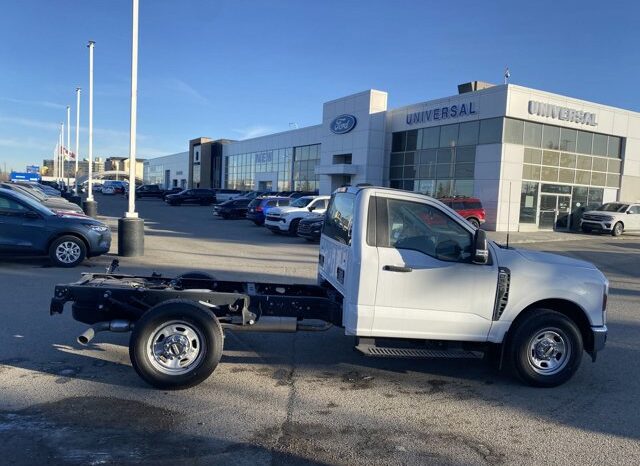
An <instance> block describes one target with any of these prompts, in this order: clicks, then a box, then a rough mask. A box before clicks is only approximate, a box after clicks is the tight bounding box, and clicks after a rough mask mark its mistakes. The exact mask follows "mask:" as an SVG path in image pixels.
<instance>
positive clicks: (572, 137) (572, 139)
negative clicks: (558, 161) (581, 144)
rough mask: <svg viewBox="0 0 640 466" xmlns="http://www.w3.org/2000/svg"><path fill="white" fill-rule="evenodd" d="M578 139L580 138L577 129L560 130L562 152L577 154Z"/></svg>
mask: <svg viewBox="0 0 640 466" xmlns="http://www.w3.org/2000/svg"><path fill="white" fill-rule="evenodd" d="M577 137H578V132H577V131H576V130H575V129H568V128H561V129H560V150H566V151H568V152H575V151H576V140H577Z"/></svg>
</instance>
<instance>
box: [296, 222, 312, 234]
mask: <svg viewBox="0 0 640 466" xmlns="http://www.w3.org/2000/svg"><path fill="white" fill-rule="evenodd" d="M310 232H311V225H310V224H308V223H300V224H299V225H298V233H310Z"/></svg>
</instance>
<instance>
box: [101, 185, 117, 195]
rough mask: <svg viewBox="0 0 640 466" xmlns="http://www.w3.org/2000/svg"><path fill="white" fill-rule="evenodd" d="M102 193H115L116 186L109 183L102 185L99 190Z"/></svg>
mask: <svg viewBox="0 0 640 466" xmlns="http://www.w3.org/2000/svg"><path fill="white" fill-rule="evenodd" d="M100 192H101V193H102V194H105V195H111V196H112V195H114V194H115V193H116V188H115V187H114V186H112V185H110V184H108V185H106V186H103V187H102V190H101V191H100Z"/></svg>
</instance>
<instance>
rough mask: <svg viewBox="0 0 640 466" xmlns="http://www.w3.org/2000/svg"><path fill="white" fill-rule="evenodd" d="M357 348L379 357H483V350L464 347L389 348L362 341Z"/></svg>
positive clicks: (365, 353)
mask: <svg viewBox="0 0 640 466" xmlns="http://www.w3.org/2000/svg"><path fill="white" fill-rule="evenodd" d="M356 349H357V350H358V351H360V352H361V353H362V354H364V355H365V356H374V357H379V358H430V359H482V358H483V357H484V353H483V352H482V351H467V350H463V349H458V348H456V349H450V350H432V349H421V348H387V347H383V346H376V345H371V344H367V343H360V344H359V345H357V346H356Z"/></svg>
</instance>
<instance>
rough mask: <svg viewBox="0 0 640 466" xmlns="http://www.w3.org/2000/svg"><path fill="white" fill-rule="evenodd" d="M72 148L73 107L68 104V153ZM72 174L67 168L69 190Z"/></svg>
mask: <svg viewBox="0 0 640 466" xmlns="http://www.w3.org/2000/svg"><path fill="white" fill-rule="evenodd" d="M70 149H71V107H70V106H69V105H67V154H69V153H70ZM64 162H66V157H65V160H63V161H62V163H63V164H64ZM70 177H71V174H70V173H69V170H67V191H69V185H70V184H71V179H70Z"/></svg>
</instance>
